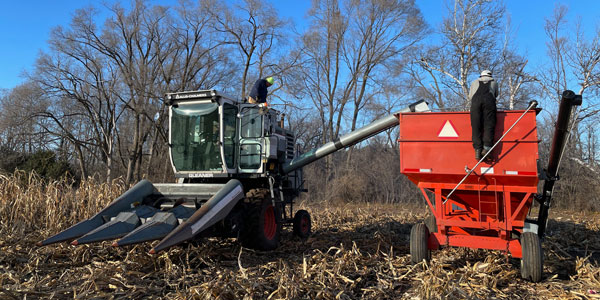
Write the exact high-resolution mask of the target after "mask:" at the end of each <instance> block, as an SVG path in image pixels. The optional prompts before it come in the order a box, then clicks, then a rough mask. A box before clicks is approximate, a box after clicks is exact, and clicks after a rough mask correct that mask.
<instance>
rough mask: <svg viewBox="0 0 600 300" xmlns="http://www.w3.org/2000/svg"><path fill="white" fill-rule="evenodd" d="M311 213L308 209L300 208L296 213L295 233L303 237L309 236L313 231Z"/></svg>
mask: <svg viewBox="0 0 600 300" xmlns="http://www.w3.org/2000/svg"><path fill="white" fill-rule="evenodd" d="M311 226H312V224H311V221H310V214H309V213H308V212H307V211H306V210H303V209H301V210H299V211H297V212H296V214H295V215H294V234H295V235H296V236H298V237H301V238H303V239H305V238H308V237H309V236H310V233H311V231H310V230H311V228H312V227H311Z"/></svg>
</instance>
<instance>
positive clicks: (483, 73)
mask: <svg viewBox="0 0 600 300" xmlns="http://www.w3.org/2000/svg"><path fill="white" fill-rule="evenodd" d="M483 76H487V77H492V71H490V70H483V72H481V76H479V77H483Z"/></svg>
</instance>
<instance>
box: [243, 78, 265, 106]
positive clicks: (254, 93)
mask: <svg viewBox="0 0 600 300" xmlns="http://www.w3.org/2000/svg"><path fill="white" fill-rule="evenodd" d="M267 93H268V91H267V80H266V79H259V80H257V81H256V82H255V83H254V86H253V87H252V90H250V94H249V95H248V96H250V97H252V98H253V99H254V100H256V103H265V102H267Z"/></svg>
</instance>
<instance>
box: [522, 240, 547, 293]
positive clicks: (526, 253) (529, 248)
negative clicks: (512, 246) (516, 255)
mask: <svg viewBox="0 0 600 300" xmlns="http://www.w3.org/2000/svg"><path fill="white" fill-rule="evenodd" d="M521 250H522V252H523V258H521V277H522V278H523V279H529V280H531V281H532V282H540V281H541V280H542V274H543V264H544V255H543V252H542V244H541V243H540V238H539V237H538V235H537V234H535V233H533V232H524V233H523V234H522V235H521Z"/></svg>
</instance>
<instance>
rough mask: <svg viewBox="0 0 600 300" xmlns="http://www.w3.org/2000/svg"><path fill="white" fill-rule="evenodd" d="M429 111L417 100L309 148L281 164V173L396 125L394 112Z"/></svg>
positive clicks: (396, 119)
mask: <svg viewBox="0 0 600 300" xmlns="http://www.w3.org/2000/svg"><path fill="white" fill-rule="evenodd" d="M426 111H429V106H428V105H427V102H425V100H419V101H417V102H415V103H413V104H411V105H409V106H408V107H407V108H404V109H402V110H400V111H397V112H395V113H393V114H391V115H389V116H387V117H385V118H381V119H379V120H377V121H375V122H373V123H371V124H369V125H367V126H365V127H362V128H360V129H357V130H355V131H352V132H350V133H347V134H345V135H343V136H341V137H340V138H338V139H336V140H335V141H333V142H329V143H327V144H325V145H323V146H321V147H319V148H316V149H313V150H310V151H309V152H306V153H304V154H302V155H301V156H299V157H297V158H295V159H293V160H292V161H290V162H289V163H288V164H286V165H284V166H283V173H289V172H292V171H294V170H296V169H299V168H302V167H304V166H306V165H308V164H310V163H312V162H314V161H316V160H318V159H320V158H323V157H325V156H327V155H329V154H331V153H333V152H335V151H338V150H340V149H344V148H347V147H350V146H352V145H354V144H356V143H360V142H362V141H364V140H366V139H368V138H370V137H372V136H374V135H377V134H379V133H381V132H383V131H385V130H387V129H390V128H392V127H395V126H398V118H396V116H395V115H396V114H399V113H406V112H426Z"/></svg>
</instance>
